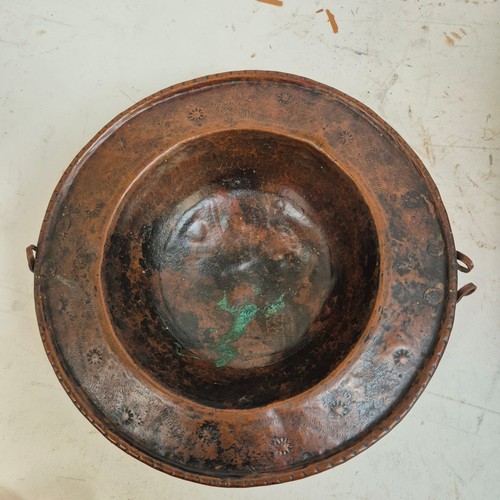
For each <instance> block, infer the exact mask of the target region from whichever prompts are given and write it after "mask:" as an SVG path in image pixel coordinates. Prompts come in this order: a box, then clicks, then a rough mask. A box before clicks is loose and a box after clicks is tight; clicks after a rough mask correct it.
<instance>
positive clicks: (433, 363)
mask: <svg viewBox="0 0 500 500" xmlns="http://www.w3.org/2000/svg"><path fill="white" fill-rule="evenodd" d="M254 79H265V80H272V81H277V82H284V83H292V84H296V85H300V86H304V87H308V88H314V89H318V90H322V91H325V92H329V93H332V92H333V93H335V94H336V95H337V96H339V97H340V98H341V99H343V100H344V101H345V102H347V103H349V104H351V105H352V106H353V107H354V108H356V109H357V110H358V111H359V112H360V113H362V114H363V115H364V116H365V117H366V118H368V119H369V120H370V121H371V122H372V123H373V124H374V125H376V127H378V128H379V129H380V130H382V131H383V133H384V134H385V135H387V137H389V138H390V139H392V140H393V141H394V142H395V143H396V144H397V146H398V147H399V149H400V150H401V152H402V153H403V154H404V155H405V156H406V157H407V158H408V159H409V160H410V161H411V162H412V164H413V165H414V166H415V168H416V169H417V170H418V173H419V174H420V176H421V177H422V178H423V179H424V181H425V184H426V186H427V188H428V191H429V193H430V195H431V197H432V201H433V204H434V207H435V209H436V217H437V219H438V221H439V224H440V226H441V228H442V234H443V237H444V238H445V255H446V260H447V267H448V269H447V271H448V282H447V285H448V289H447V290H446V293H445V297H446V299H445V300H446V302H445V306H444V308H443V313H442V316H441V322H440V328H439V333H438V335H437V336H436V342H435V346H434V348H433V349H432V351H431V354H430V355H429V357H428V358H427V360H426V362H425V363H424V365H423V366H422V368H421V369H420V371H419V372H418V373H417V375H416V377H415V378H414V380H413V382H412V384H411V387H410V388H409V390H408V391H407V393H406V395H405V396H404V397H403V398H402V399H401V400H400V401H399V403H397V404H396V405H395V406H394V407H393V408H392V410H391V411H390V413H389V414H388V415H387V417H385V418H384V419H383V420H381V421H380V422H379V423H378V424H377V425H376V426H374V427H372V428H371V429H370V430H369V432H368V433H367V434H366V435H365V436H364V437H363V438H362V439H359V440H358V441H357V442H356V443H354V444H353V445H352V446H350V447H347V448H345V449H344V450H342V452H339V453H338V454H336V455H335V456H332V457H330V458H326V459H324V460H321V461H319V462H316V463H313V464H311V465H308V466H305V467H302V468H300V469H298V470H296V471H293V472H290V471H285V472H280V473H276V472H272V473H261V474H259V475H258V476H255V477H245V478H241V477H238V478H230V479H226V478H225V479H221V478H220V477H217V476H211V475H210V474H208V475H203V476H201V475H199V474H195V473H192V472H189V471H184V470H181V469H179V468H177V467H173V466H171V465H169V464H167V463H165V462H162V461H159V460H156V459H154V458H152V457H150V456H149V455H148V453H147V451H145V450H140V449H138V448H137V447H135V446H133V445H131V444H130V443H129V442H127V441H126V440H125V439H123V438H122V437H121V436H120V435H119V433H118V432H115V431H114V430H113V429H111V428H106V427H104V426H103V425H102V423H101V422H100V418H99V416H98V415H97V414H96V412H95V411H94V409H93V407H92V406H91V405H90V404H89V402H88V401H87V398H86V395H85V393H84V392H83V391H82V390H81V389H80V388H79V387H76V386H75V385H74V384H73V383H72V379H71V377H70V375H69V374H68V373H67V372H66V370H65V368H64V366H63V363H62V361H61V359H60V356H59V353H58V349H57V346H56V345H55V344H54V339H53V338H52V335H51V331H50V328H49V326H48V322H47V320H46V318H45V316H44V309H43V298H42V295H41V293H40V289H39V283H37V280H36V278H35V305H36V312H37V318H38V324H39V328H40V332H41V337H42V341H43V344H44V347H45V350H46V353H47V356H48V358H49V361H50V362H51V364H52V367H53V369H54V371H55V373H56V376H57V378H58V379H59V381H60V382H61V384H62V386H63V388H64V389H65V390H66V392H67V393H68V395H69V396H70V398H71V400H72V401H73V403H74V404H75V405H76V406H77V408H78V409H79V410H80V411H81V413H82V414H83V415H84V416H85V417H86V418H87V419H88V420H89V421H90V422H91V423H92V424H93V425H94V426H95V427H96V428H97V429H98V430H99V431H100V432H101V433H102V434H103V435H104V436H105V437H106V438H107V439H108V440H110V441H111V442H112V443H113V444H115V445H117V446H118V447H120V448H121V449H122V450H124V451H125V452H127V453H128V454H129V455H131V456H133V457H134V458H137V459H139V460H141V461H142V462H144V463H146V464H148V465H150V466H151V467H153V468H155V469H158V470H161V471H163V472H166V473H168V474H170V475H172V476H175V477H181V478H183V479H187V480H190V481H194V482H197V483H202V484H209V485H214V486H238V487H239V486H261V485H267V484H275V483H281V482H286V481H291V480H294V479H300V478H303V477H306V476H309V475H312V474H315V473H318V472H321V471H324V470H327V469H330V468H332V467H336V466H337V465H340V464H341V463H344V462H345V461H347V460H349V459H350V458H352V457H354V456H356V455H357V454H359V453H360V452H362V451H364V450H366V449H367V448H368V447H369V446H371V445H372V444H374V443H375V442H377V441H378V440H379V439H380V438H381V437H383V436H384V435H385V434H387V433H388V432H389V431H390V430H391V429H392V428H394V426H395V425H396V424H397V423H398V422H399V421H400V420H401V419H402V418H403V417H404V416H405V415H406V413H407V412H408V411H409V410H410V409H411V407H412V406H413V404H414V403H415V402H416V400H417V399H418V397H419V396H420V395H421V393H422V392H423V390H424V388H425V387H426V385H427V384H428V382H429V380H430V378H431V377H432V375H433V374H434V372H435V370H436V367H437V365H438V363H439V361H440V359H441V357H442V354H443V352H444V349H445V348H446V345H447V342H448V339H449V335H450V332H451V328H452V325H453V319H454V312H455V305H456V284H457V278H456V270H457V268H456V261H455V255H456V252H455V247H454V242H453V237H452V233H451V227H450V224H449V221H448V217H447V214H446V211H445V208H444V206H443V203H442V200H441V197H440V195H439V192H438V190H437V187H436V186H435V184H434V182H433V181H432V179H431V177H430V174H429V173H428V171H427V170H426V168H425V167H424V165H423V163H422V162H421V161H420V159H419V158H418V156H417V155H416V153H415V152H414V151H413V150H412V149H411V148H410V147H409V145H408V144H407V143H406V142H405V141H404V140H403V139H402V138H401V137H400V136H399V134H398V133H397V132H395V131H394V130H393V129H392V128H391V127H390V126H389V125H388V124H387V123H385V122H384V121H383V120H382V119H381V118H380V117H379V116H378V115H376V114H375V113H374V112H373V111H371V110H370V109H369V108H367V107H366V106H365V105H363V104H362V103H360V102H358V101H357V100H355V99H353V98H351V97H349V96H347V95H345V94H343V93H342V92H339V91H337V90H334V89H332V88H331V87H329V86H326V85H323V84H320V83H317V82H315V81H313V80H310V79H306V78H303V77H300V76H296V75H291V74H286V73H278V72H271V71H255V70H251V71H236V72H227V73H221V74H215V75H210V76H206V77H202V78H197V79H194V80H191V81H189V82H185V83H182V84H178V85H174V86H171V87H168V88H166V89H164V90H162V91H160V92H157V93H155V94H153V95H151V96H149V97H147V98H145V99H143V100H141V101H140V102H139V103H137V104H135V105H134V106H132V107H131V108H129V109H127V110H126V111H124V112H123V113H121V114H119V115H118V116H117V117H116V118H114V119H113V120H112V121H111V122H109V123H108V124H107V125H106V126H105V127H103V128H102V129H101V131H99V132H98V133H97V134H96V135H95V136H94V137H93V138H92V139H91V140H90V141H89V143H88V144H87V145H86V146H85V147H84V148H83V149H82V150H81V151H80V153H79V154H78V155H77V156H76V158H75V159H74V160H73V162H72V163H71V164H70V165H69V166H68V168H67V169H66V171H65V172H64V174H63V176H62V177H61V179H60V181H59V183H58V184H57V187H56V189H55V191H54V193H53V195H52V197H51V200H50V202H49V205H48V208H47V211H46V214H45V217H44V220H43V223H42V228H41V231H40V236H39V240H38V247H39V248H43V245H44V242H45V241H46V239H47V238H48V236H49V234H48V223H49V221H50V219H51V216H52V213H53V210H54V207H55V205H56V202H57V200H58V197H59V196H60V193H61V189H62V188H63V186H65V185H66V184H67V183H68V182H71V179H72V177H73V176H75V175H76V174H77V171H78V167H79V165H81V164H83V163H84V162H85V159H86V158H87V157H88V156H89V155H91V154H92V152H93V151H95V149H96V148H97V147H99V145H100V144H101V143H102V142H103V141H104V140H105V139H106V138H107V137H109V136H110V135H111V134H112V133H113V132H114V131H115V130H116V129H118V128H119V127H120V126H121V125H123V124H124V123H125V122H127V121H128V120H129V119H131V118H132V117H134V116H136V115H137V114H139V113H140V112H141V111H142V110H144V109H146V108H149V107H151V106H153V105H154V104H155V103H157V102H161V101H163V100H164V99H166V98H167V97H169V96H172V95H175V94H177V93H179V92H183V93H184V92H188V91H190V90H194V89H198V88H201V87H204V86H210V85H213V84H218V83H223V82H229V81H234V80H254ZM39 267H40V261H39V260H38V261H37V262H36V264H35V276H36V275H37V268H39Z"/></svg>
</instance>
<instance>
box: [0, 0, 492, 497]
mask: <svg viewBox="0 0 500 500" xmlns="http://www.w3.org/2000/svg"><path fill="white" fill-rule="evenodd" d="M320 8H329V9H330V10H331V11H332V12H333V13H334V15H335V17H336V20H337V23H338V25H339V32H338V33H337V34H334V33H333V32H332V30H331V28H330V25H329V24H328V21H327V18H326V15H325V12H321V13H318V14H316V13H315V11H316V10H318V9H320ZM499 18H500V9H499V7H498V3H497V2H496V1H495V0H493V1H483V0H453V1H452V0H443V1H442V2H432V1H427V2H425V1H406V2H405V1H396V0H392V1H388V0H377V1H371V2H362V1H360V0H350V1H348V0H325V1H322V0H321V1H320V0H302V1H301V0H284V5H283V7H273V6H271V5H266V4H264V3H258V2H257V1H255V0H239V1H238V2H236V1H235V0H212V1H211V2H202V1H195V0H178V1H172V0H164V1H159V0H142V1H140V2H132V1H131V0H122V1H118V0H108V1H106V2H101V1H97V0H87V1H86V2H77V1H75V0H66V1H65V2H62V1H55V0H44V1H36V0H25V1H22V0H16V1H14V0H0V152H1V160H0V228H1V229H0V230H1V241H0V245H1V246H0V315H1V320H0V321H1V325H2V326H1V328H0V346H1V349H0V401H1V403H0V499H9V500H11V499H65V500H66V499H71V500H90V499H108V498H109V499H125V498H130V499H156V498H158V499H160V498H168V499H184V498H203V499H205V498H206V499H215V498H217V499H222V500H225V499H233V498H234V499H236V498H238V499H251V498H272V499H273V500H281V499H286V500H292V499H309V498H310V499H315V500H317V499H330V498H334V499H337V498H339V499H343V498H356V499H363V498H369V499H379V498H380V499H384V500H386V499H413V498H414V499H427V498H435V499H440V500H441V499H447V498H463V499H482V498H487V499H497V498H500V473H499V470H500V451H499V446H500V335H499V330H500V328H499V327H500V306H499V295H500V293H499V288H500V287H499V277H500V276H499V275H500V273H499V268H500V259H499V253H498V246H499V244H500V241H499V239H500V222H499V211H500V208H499V198H500V175H499V154H500V151H499V147H500V119H499V116H500V109H499V103H500V85H499V77H500V67H499V60H498V54H499V46H500V39H499V29H498V28H499V26H498V19H499ZM452 32H455V33H456V34H457V35H458V36H460V37H461V39H458V38H457V37H455V36H454V35H453V33H452ZM446 36H448V37H449V38H450V40H453V42H454V45H450V42H449V41H447V38H446ZM253 68H255V69H272V70H279V71H287V72H291V73H297V74H301V75H303V76H307V77H310V78H313V79H316V80H318V81H321V82H324V83H326V84H329V85H331V86H333V87H336V88H338V89H340V90H342V91H344V92H346V93H347V94H350V95H352V96H353V97H356V98H357V99H359V100H361V101H362V102H364V103H365V104H367V105H368V106H370V107H371V108H372V109H373V110H375V111H376V112H377V113H379V114H380V115H381V116H382V117H383V118H384V119H385V120H386V121H388V122H389V123H390V124H391V125H392V126H393V127H394V128H395V129H396V130H397V131H398V132H399V133H400V134H401V135H402V136H403V137H404V138H405V139H406V140H407V141H408V143H409V144H410V145H411V146H412V147H413V148H414V149H415V151H416V152H417V153H418V154H419V155H420V156H421V158H422V159H423V161H424V163H425V164H426V165H427V167H428V169H429V171H430V172H431V174H432V176H433V178H434V180H435V181H436V183H437V185H438V187H439V189H440V191H441V194H442V197H443V200H444V203H445V205H446V207H447V209H448V213H449V216H450V219H451V223H452V227H453V231H454V235H455V240H456V244H457V247H458V248H459V249H460V250H462V251H464V252H465V253H467V254H469V255H470V256H471V257H472V258H473V259H474V261H475V262H476V269H474V271H473V274H472V276H471V278H472V279H473V280H474V281H475V282H476V284H477V285H478V286H479V290H478V292H477V293H476V294H475V295H473V296H471V297H468V298H467V299H464V300H463V302H461V303H460V304H459V307H458V311H457V316H456V324H455V328H454V331H453V334H452V338H451V341H450V344H449V347H448V350H447V352H446V354H445V356H444V359H443V361H442V363H441V365H440V367H439V369H438V370H437V373H436V375H435V376H434V378H433V380H432V382H431V383H430V385H429V386H428V389H427V391H426V392H425V394H424V395H423V396H422V397H421V399H420V400H419V401H418V403H417V404H416V406H415V407H414V409H413V410H412V411H411V413H410V414H409V415H408V416H407V417H406V418H405V419H404V420H403V421H402V423H401V424H400V425H398V427H397V428H396V429H395V430H394V431H392V432H391V433H390V434H389V435H388V436H386V437H385V438H383V439H382V441H380V442H379V443H378V444H376V445H375V446H373V447H372V448H371V449H369V450H368V451H366V452H364V453H363V454H362V455H360V456H359V457H357V458H355V459H354V460H352V461H350V462H349V463H347V464H345V465H343V466H341V467H339V468H337V469H334V470H331V471H329V472H325V473H322V474H320V475H317V476H314V477H311V478H308V479H305V480H301V481H296V482H292V483H288V484H284V485H279V486H272V487H266V488H259V489H253V490H222V489H216V488H209V487H200V486H199V485H196V484H191V483H188V482H185V481H181V480H178V479H174V478H171V477H169V476H167V475H164V474H162V473H159V472H157V471H155V470H153V469H150V468H149V467H147V466H146V465H143V464H142V463H140V462H138V461H136V460H134V459H132V458H130V457H128V456H127V455H126V454H124V453H123V452H121V451H120V450H118V449H117V448H115V447H114V446H113V445H111V444H110V443H109V442H108V441H107V440H106V439H104V438H103V437H102V436H101V435H100V434H99V433H98V432H97V431H96V430H94V428H93V427H92V426H91V425H90V424H89V423H88V422H87V421H86V420H85V418H84V417H83V416H82V415H80V413H79V412H78V410H77V409H76V408H75V407H74V406H73V405H72V403H71V402H70V400H69V398H68V397H67V396H66V394H65V393H64V391H63V390H62V388H61V387H60V385H59V383H58V382H57V379H56V377H55V375H54V373H53V372H52V369H51V367H50V365H49V363H48V361H47V359H46V357H45V353H44V351H43V349H42V345H41V341H40V339H39V335H38V330H37V325H36V321H35V313H34V306H33V300H32V275H31V273H29V272H28V269H27V266H26V262H25V257H24V248H25V246H26V245H27V244H29V243H36V240H37V237H38V231H39V228H40V225H41V222H42V218H43V214H44V211H45V208H46V206H47V203H48V200H49V197H50V195H51V192H52V190H53V189H54V187H55V185H56V183H57V181H58V179H59V177H60V175H61V174H62V172H63V170H64V169H65V167H66V166H67V165H68V164H69V163H70V161H71V160H72V158H73V157H74V156H75V155H76V153H77V152H78V151H79V149H80V148H81V147H82V146H83V145H84V144H85V143H86V142H87V140H88V139H90V137H91V136H93V135H94V133H95V132H97V131H98V130H99V129H100V128H101V127H102V126H103V125H105V124H106V123H107V122H108V121H109V120H110V119H112V118H113V117H114V116H115V115H116V114H118V113H119V112H120V111H122V110H123V109H125V108H126V107H128V106H129V105H131V104H132V103H133V102H136V101H137V100H139V99H141V98H143V97H146V96H147V95H149V94H151V93H153V92H155V91H156V90H158V89H160V88H163V87H166V86H168V85H171V84H174V83H178V82H181V81H184V80H187V79H191V78H193V77H196V76H202V75H205V74H209V73H215V72H220V71H226V70H234V69H253ZM467 278H468V277H467V276H465V279H464V276H463V275H462V277H461V280H462V283H465V282H466V279H467Z"/></svg>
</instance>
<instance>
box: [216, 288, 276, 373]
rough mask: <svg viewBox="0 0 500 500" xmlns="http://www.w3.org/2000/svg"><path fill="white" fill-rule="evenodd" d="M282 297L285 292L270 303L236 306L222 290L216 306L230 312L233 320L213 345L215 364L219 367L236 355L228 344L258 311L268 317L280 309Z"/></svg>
mask: <svg viewBox="0 0 500 500" xmlns="http://www.w3.org/2000/svg"><path fill="white" fill-rule="evenodd" d="M284 297H285V294H284V293H282V294H281V295H280V296H279V297H278V298H277V299H276V300H275V301H274V302H273V303H272V304H269V305H267V306H264V307H259V306H257V305H256V304H253V303H248V304H245V305H243V306H240V307H237V306H232V305H230V304H229V302H228V300H227V293H226V292H224V296H223V297H222V299H221V300H220V301H219V302H218V303H217V306H216V308H217V309H220V310H221V311H226V312H228V313H230V314H232V315H233V316H234V320H233V324H232V325H231V328H230V329H229V331H228V332H227V333H225V334H224V335H223V336H222V337H221V339H220V341H219V343H218V344H217V345H216V346H215V350H216V351H217V352H218V353H219V355H220V357H219V359H218V360H217V361H216V362H215V366H217V367H221V366H225V365H227V364H228V363H230V362H231V361H232V360H233V359H234V358H235V357H236V354H237V351H236V350H235V349H234V348H233V347H231V346H230V345H229V344H231V343H233V342H235V341H236V340H238V339H239V338H240V337H241V336H242V335H243V334H244V333H245V331H246V329H247V327H248V325H249V323H250V322H251V321H252V320H253V319H254V318H255V316H256V315H257V314H258V313H259V312H260V313H262V314H263V315H264V316H265V317H266V318H269V317H270V316H272V315H273V314H276V313H277V312H278V311H281V310H282V309H283V308H284V307H285V301H284V300H283V299H284Z"/></svg>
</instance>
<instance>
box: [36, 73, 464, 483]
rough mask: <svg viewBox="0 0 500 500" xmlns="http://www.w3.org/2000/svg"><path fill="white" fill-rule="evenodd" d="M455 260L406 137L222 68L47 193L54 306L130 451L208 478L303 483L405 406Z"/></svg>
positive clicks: (89, 150)
mask: <svg viewBox="0 0 500 500" xmlns="http://www.w3.org/2000/svg"><path fill="white" fill-rule="evenodd" d="M459 259H460V260H461V261H462V262H463V263H464V264H465V267H464V266H459V267H458V265H457V261H456V252H455V249H454V245H453V239H452V235H451V231H450V227H449V224H448V220H447V217H446V213H445V210H444V208H443V205H442V203H441V200H440V198H439V194H438V192H437V190H436V187H435V186H434V184H433V183H432V181H431V179H430V177H429V175H428V173H427V172H426V170H425V168H424V167H423V165H422V164H421V162H420V161H419V160H418V158H417V157H416V155H415V154H414V153H413V152H412V151H411V149H410V148H409V147H408V146H407V145H406V144H405V143H404V142H403V140H402V139H401V138H400V137H399V136H398V135H397V134H396V133H395V132H394V131H393V130H392V129H391V128H390V127H388V126H387V125H386V124H385V123H384V122H383V121H382V120H381V119H380V118H378V117H377V116H375V115H374V114H373V113H372V112H371V111H369V110H368V109H366V108H365V107H364V106H363V105H361V104H360V103H358V102H356V101H354V100H353V99H351V98H349V97H347V96H345V95H343V94H341V93H339V92H338V91H336V90H333V89H331V88H329V87H326V86H323V85H320V84H318V83H316V82H312V81H310V80H306V79H304V78H300V77H297V76H292V75H286V74H281V73H270V72H260V71H250V72H237V73H226V74H222V75H214V76H211V77H207V78H204V79H199V80H194V81H192V82H188V83H184V84H181V85H177V86H174V87H171V88H169V89H166V90H164V91H162V92H159V93H157V94H155V95H153V96H151V97H149V98H147V99H145V100H144V101H142V102H140V103H139V104H137V105H136V106H134V107H132V108H131V109H129V110H128V111H126V112H125V113H123V114H122V115H120V116H118V117H117V118H116V119H115V120H113V121H112V122H111V123H110V124H109V125H108V126H106V127H105V128H104V129H103V130H102V131H101V132H100V133H99V134H98V135H97V136H96V137H95V138H94V139H93V140H92V141H91V142H90V143H89V144H88V145H87V146H86V147H85V148H84V149H83V151H82V152H81V153H80V154H79V155H78V156H77V158H76V159H75V160H74V161H73V163H72V164H71V165H70V167H69V168H68V170H67V171H66V173H65V175H64V176H63V178H62V179H61V181H60V183H59V185H58V187H57V189H56V191H55V193H54V195H53V197H52V200H51V202H50V205H49V208H48V211H47V215H46V218H45V220H44V223H43V227H42V231H41V234H40V239H39V242H38V248H37V255H36V260H34V259H33V257H31V259H30V265H31V266H33V267H34V272H35V298H36V306H37V314H38V319H39V324H40V330H41V333H42V339H43V342H44V344H45V347H46V350H47V353H48V355H49V359H50V361H51V362H52V364H53V366H54V369H55V371H56V373H57V375H58V377H59V379H60V380H61V382H62V384H63V386H64V388H65V389H66V391H67V392H68V393H69V395H70V397H71V399H72V400H73V401H74V402H75V404H76V405H77V406H78V408H79V409H80V410H81V411H82V413H83V414H84V415H85V416H86V417H87V418H88V419H89V420H90V421H91V422H92V423H93V424H94V425H95V426H96V427H97V428H98V429H99V430H100V431H101V432H102V433H103V434H104V435H105V436H106V437H107V438H108V439H110V440H111V441H112V442H113V443H115V444H117V445H118V446H120V447H121V448H122V449H124V450H125V451H127V452H128V453H130V454H131V455H132V456H134V457H136V458H138V459H140V460H142V461H144V462H145V463H147V464H149V465H151V466H153V467H155V468H157V469H160V470H162V471H164V472H167V473H170V474H172V475H175V476H179V477H182V478H185V479H190V480H193V481H197V482H202V483H205V484H212V485H219V486H253V485H263V484H270V483H273V482H281V481H287V480H291V479H298V478H301V477H305V476H307V475H309V474H312V473H315V472H319V471H322V470H324V469H327V468H331V467H333V466H335V465H337V464H339V463H342V462H344V461H345V460H347V459H349V458H351V457H353V456H355V455H356V454H357V453H359V452H360V451H362V450H364V449H366V448H367V447H368V446H370V445H371V444H372V443H373V442H375V441H376V440H377V439H379V438H380V436H382V435H383V434H385V433H386V432H387V431H388V430H389V429H391V428H392V427H393V426H394V425H395V423H396V422H397V421H398V420H399V419H400V418H401V417H402V416H403V415H404V414H405V413H406V412H407V411H408V409H409V408H410V407H411V405H412V404H413V403H414V401H415V400H416V398H417V397H418V395H419V394H420V393H421V391H422V390H423V388H424V386H425V384H426V383H427V382H428V380H429V378H430V376H431V375H432V373H433V372H434V369H435V367H436V365H437V362H438V360H439V358H440V356H441V354H442V352H443V350H444V347H445V344H446V342H447V340H448V335H449V332H450V330H451V326H452V321H453V313H454V307H455V304H456V302H457V299H459V298H460V297H461V295H465V294H468V293H471V291H472V288H473V286H472V285H470V286H469V287H468V288H467V286H466V287H464V289H463V290H462V291H461V292H459V295H458V296H457V290H456V283H457V277H456V273H457V268H460V269H464V270H470V269H471V267H472V263H471V262H470V261H469V259H468V258H467V257H465V256H463V255H462V254H459Z"/></svg>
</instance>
